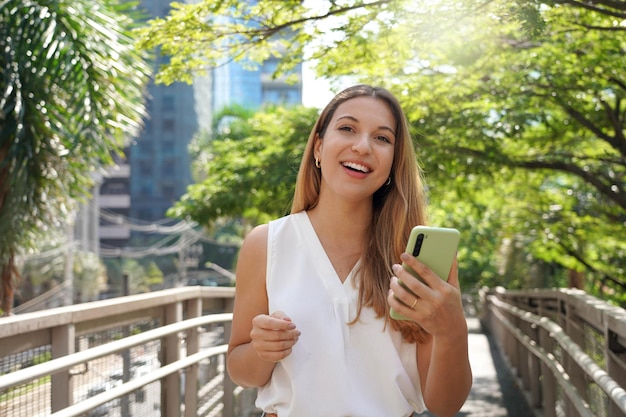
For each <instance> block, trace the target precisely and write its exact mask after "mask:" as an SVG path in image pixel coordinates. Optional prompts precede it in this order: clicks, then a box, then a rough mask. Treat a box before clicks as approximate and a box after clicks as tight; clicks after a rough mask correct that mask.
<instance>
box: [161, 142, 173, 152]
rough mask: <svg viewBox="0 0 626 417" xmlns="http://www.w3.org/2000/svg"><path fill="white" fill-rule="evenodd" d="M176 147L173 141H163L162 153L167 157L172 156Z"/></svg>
mask: <svg viewBox="0 0 626 417" xmlns="http://www.w3.org/2000/svg"><path fill="white" fill-rule="evenodd" d="M174 150H175V146H174V141H173V140H165V141H163V145H162V151H163V153H164V154H166V155H171V154H173V153H174Z"/></svg>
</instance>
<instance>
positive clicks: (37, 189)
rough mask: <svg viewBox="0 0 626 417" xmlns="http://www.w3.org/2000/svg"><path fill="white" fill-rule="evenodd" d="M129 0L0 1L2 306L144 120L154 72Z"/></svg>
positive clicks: (8, 303)
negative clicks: (40, 247) (47, 236)
mask: <svg viewBox="0 0 626 417" xmlns="http://www.w3.org/2000/svg"><path fill="white" fill-rule="evenodd" d="M135 7H136V4H135V3H129V2H127V1H124V0H0V282H1V286H0V309H1V310H2V311H3V312H4V314H8V313H9V312H10V310H11V306H12V300H13V290H14V286H15V282H16V280H17V279H18V273H17V269H16V263H15V259H16V256H17V255H19V254H20V253H22V252H24V251H25V249H26V248H28V247H29V246H32V243H33V241H34V239H36V237H37V236H39V235H41V233H45V232H46V230H49V229H50V228H54V227H58V225H59V224H60V223H61V222H60V221H59V219H62V218H64V217H67V213H68V211H69V210H70V209H71V206H72V202H73V201H75V199H77V198H80V197H85V196H87V194H88V190H89V187H90V185H91V176H90V173H91V172H92V171H94V169H96V168H97V167H100V166H103V165H108V164H111V163H112V161H113V159H112V155H113V153H115V152H121V149H122V147H123V145H124V143H125V141H128V139H129V138H131V137H133V136H134V135H135V134H136V133H137V131H138V129H139V128H140V121H141V118H142V116H143V114H144V105H143V93H144V87H145V82H146V81H147V76H148V74H149V67H148V66H147V65H146V63H145V60H144V57H143V56H142V54H141V53H139V52H138V51H137V49H135V47H134V43H133V40H132V38H131V37H130V31H131V30H132V27H133V25H134V21H133V17H134V16H136V13H137V9H136V8H135Z"/></svg>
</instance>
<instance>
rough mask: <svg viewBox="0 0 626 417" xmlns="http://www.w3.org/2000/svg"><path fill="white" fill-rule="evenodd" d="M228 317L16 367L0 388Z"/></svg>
mask: <svg viewBox="0 0 626 417" xmlns="http://www.w3.org/2000/svg"><path fill="white" fill-rule="evenodd" d="M232 317H233V315H232V313H222V314H212V315H209V316H201V317H196V318H193V319H189V320H185V321H182V322H177V323H172V324H168V325H166V326H163V327H160V328H158V329H153V330H148V331H146V332H143V333H139V334H136V335H133V336H128V337H125V338H123V339H120V340H116V341H113V342H110V343H107V344H105V345H101V346H97V347H94V348H91V349H87V350H84V351H82V352H77V353H72V354H71V355H67V356H63V357H60V358H56V359H52V360H50V361H48V362H44V363H41V364H38V365H34V366H31V367H28V368H25V369H20V370H19V371H15V372H12V373H9V374H6V375H2V376H0V390H3V389H7V388H11V387H14V386H16V385H19V384H22V383H24V382H27V381H30V380H33V379H37V378H40V377H43V376H46V375H52V374H55V373H57V372H60V371H63V370H66V369H70V368H71V367H73V366H76V365H79V364H81V363H85V362H89V361H91V360H94V359H97V358H100V357H102V356H106V355H110V354H112V353H116V352H119V351H122V350H124V349H128V348H131V347H133V346H137V345H140V344H142V343H146V342H150V341H152V340H155V339H159V338H161V337H163V336H167V335H170V334H173V333H177V332H180V331H183V330H187V329H190V328H193V327H198V326H203V325H206V324H212V323H220V322H226V321H230V320H232Z"/></svg>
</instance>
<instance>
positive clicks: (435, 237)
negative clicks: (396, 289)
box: [390, 226, 461, 320]
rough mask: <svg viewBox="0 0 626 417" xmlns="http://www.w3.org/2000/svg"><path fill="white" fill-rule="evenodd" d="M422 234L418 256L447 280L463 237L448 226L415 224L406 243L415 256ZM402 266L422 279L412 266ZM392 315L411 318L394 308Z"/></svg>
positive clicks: (396, 317) (404, 318)
mask: <svg viewBox="0 0 626 417" xmlns="http://www.w3.org/2000/svg"><path fill="white" fill-rule="evenodd" d="M420 235H422V236H423V241H422V245H421V249H420V251H419V253H418V254H417V256H416V258H417V259H419V260H420V261H421V262H423V263H424V264H426V266H428V267H429V268H430V269H432V270H433V272H434V273H435V274H437V275H438V276H439V278H441V279H443V280H447V279H448V274H449V273H450V268H452V261H453V260H454V256H455V255H456V251H457V248H458V246H459V239H460V237H461V235H460V233H459V231H458V230H456V229H452V228H446V227H431V226H415V227H414V228H413V229H412V230H411V234H410V235H409V241H408V242H407V245H406V252H407V253H409V254H413V256H415V253H414V249H415V244H416V243H417V241H418V239H419V236H420ZM402 267H403V268H404V269H405V270H407V271H409V272H410V273H411V274H412V275H413V276H414V277H415V278H417V279H420V280H421V278H420V277H419V275H417V273H416V272H415V271H413V270H412V269H411V268H409V267H408V266H406V265H404V264H402ZM400 283H401V284H403V283H402V281H400ZM405 288H406V287H405ZM390 315H391V318H393V319H395V320H409V319H408V318H407V317H405V316H403V315H402V314H399V313H398V312H396V311H395V310H394V309H393V308H392V309H391V310H390Z"/></svg>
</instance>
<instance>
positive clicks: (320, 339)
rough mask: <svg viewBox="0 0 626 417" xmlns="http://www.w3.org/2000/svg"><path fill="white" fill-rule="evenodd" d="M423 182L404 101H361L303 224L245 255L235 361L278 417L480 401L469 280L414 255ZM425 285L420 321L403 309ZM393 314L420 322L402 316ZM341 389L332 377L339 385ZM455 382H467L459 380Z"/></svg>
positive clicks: (324, 156)
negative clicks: (466, 294) (411, 236)
mask: <svg viewBox="0 0 626 417" xmlns="http://www.w3.org/2000/svg"><path fill="white" fill-rule="evenodd" d="M423 191H424V190H423V185H422V182H421V175H420V172H419V169H418V166H417V163H416V160H415V152H414V149H413V144H412V140H411V137H410V134H409V129H408V124H407V121H406V118H405V116H404V113H403V111H402V109H401V108H400V105H399V103H398V101H397V100H396V98H395V97H394V96H393V95H392V94H391V93H389V92H388V91H387V90H385V89H382V88H377V87H371V86H367V85H356V86H353V87H349V88H347V89H345V90H343V91H342V92H340V93H339V94H337V95H336V96H335V97H333V98H332V99H331V100H330V102H329V104H328V105H327V106H326V107H325V108H324V109H323V110H322V112H321V114H320V116H319V117H318V120H317V122H316V123H315V125H314V127H313V129H312V131H311V133H310V135H309V138H308V142H307V144H306V148H305V151H304V155H303V157H302V161H301V164H300V170H299V171H298V178H297V181H296V190H295V194H294V199H293V204H292V208H291V214H290V215H288V216H285V217H282V218H280V219H277V220H274V221H271V222H269V224H264V225H261V226H257V227H256V228H255V229H253V230H252V231H251V232H250V233H249V234H248V236H246V239H245V241H244V244H243V246H242V248H241V252H240V255H239V262H238V265H237V274H236V276H237V282H236V297H235V307H234V314H233V325H232V333H231V339H230V342H229V353H228V359H227V365H228V372H229V374H230V376H231V378H232V379H233V381H235V382H236V383H238V384H239V385H242V386H254V387H259V391H258V392H259V395H258V398H257V405H258V406H259V407H260V408H262V409H263V411H264V412H265V413H266V415H267V416H280V417H289V416H298V417H307V416H311V417H313V416H319V415H323V416H328V417H339V416H345V415H358V416H381V415H385V416H394V417H404V416H409V415H412V414H413V412H414V411H417V412H423V411H424V410H426V409H427V408H428V409H430V410H431V411H432V412H433V413H435V414H436V415H438V416H441V417H444V416H452V415H454V414H455V413H456V412H457V411H458V410H459V409H460V408H461V405H462V404H463V402H464V401H465V398H466V397H467V395H468V393H469V388H470V386H471V371H470V369H469V360H468V353H467V325H466V321H465V318H464V315H463V309H462V305H461V295H460V291H459V280H458V274H457V269H456V266H455V267H453V268H452V272H451V273H450V276H448V277H442V278H447V281H446V280H442V279H440V278H439V277H437V275H436V274H435V273H434V272H433V271H431V270H430V269H428V268H426V267H425V266H424V265H422V264H418V263H417V261H416V260H415V259H413V258H411V260H409V259H406V258H405V257H404V255H401V254H402V252H403V249H404V247H405V244H406V241H407V239H408V233H409V231H410V228H411V227H412V226H414V225H417V224H424V223H425V222H426V214H425V211H426V206H425V198H424V193H423ZM401 260H402V261H405V262H407V263H408V264H409V265H410V266H411V268H413V269H414V270H416V271H419V273H420V276H421V277H422V279H423V280H424V283H421V282H420V281H418V280H415V279H413V280H412V281H414V283H412V284H411V289H412V290H413V291H414V293H415V294H419V308H416V309H409V308H408V307H406V306H404V305H401V304H399V302H398V301H397V300H396V297H395V296H397V297H398V298H400V299H402V298H403V297H404V298H406V296H407V294H408V292H407V291H406V290H404V289H403V288H402V287H401V286H400V285H399V284H398V278H396V277H393V276H392V275H393V274H394V272H393V271H395V273H396V274H398V277H400V278H401V279H402V280H403V281H404V282H408V281H409V279H410V278H408V277H406V276H404V274H408V273H407V272H406V271H405V272H402V270H401V269H402V268H400V269H398V268H397V264H398V263H399V262H400V261H401ZM390 305H391V306H392V307H394V308H395V309H396V310H399V311H400V312H401V313H402V314H403V315H404V316H406V317H408V318H409V319H410V320H406V321H396V320H392V319H391V318H390V316H389V307H390ZM329 375H331V376H332V377H330V378H329ZM451 375H454V376H455V377H453V378H450V376H451Z"/></svg>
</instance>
